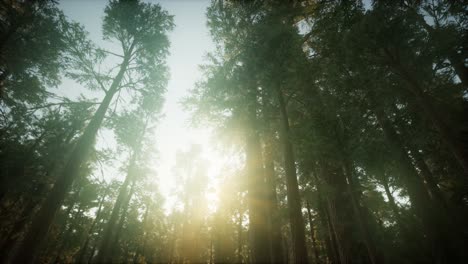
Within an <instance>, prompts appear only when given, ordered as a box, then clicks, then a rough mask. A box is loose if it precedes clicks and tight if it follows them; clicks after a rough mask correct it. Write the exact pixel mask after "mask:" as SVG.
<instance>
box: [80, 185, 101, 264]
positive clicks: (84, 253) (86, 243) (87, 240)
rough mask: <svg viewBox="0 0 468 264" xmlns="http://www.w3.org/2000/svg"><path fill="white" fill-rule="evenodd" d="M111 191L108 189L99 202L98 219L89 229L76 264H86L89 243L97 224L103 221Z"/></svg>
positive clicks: (96, 218) (95, 219)
mask: <svg viewBox="0 0 468 264" xmlns="http://www.w3.org/2000/svg"><path fill="white" fill-rule="evenodd" d="M108 191H109V189H106V191H105V192H104V195H103V196H102V197H101V200H100V201H99V207H98V210H97V212H96V217H95V218H94V220H93V222H92V223H91V226H90V227H89V229H88V232H87V236H86V240H85V242H84V243H83V245H82V246H81V248H80V251H79V252H78V257H77V258H76V263H84V257H85V255H86V249H87V248H88V245H89V242H90V240H91V236H92V234H93V232H94V227H95V226H96V223H97V222H98V221H100V220H101V214H102V207H103V206H104V200H105V198H106V196H107V193H108Z"/></svg>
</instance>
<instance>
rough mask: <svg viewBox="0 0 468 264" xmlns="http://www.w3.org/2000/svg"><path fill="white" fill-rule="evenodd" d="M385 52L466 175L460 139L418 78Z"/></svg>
mask: <svg viewBox="0 0 468 264" xmlns="http://www.w3.org/2000/svg"><path fill="white" fill-rule="evenodd" d="M385 53H386V55H387V57H388V58H389V60H390V66H391V67H393V69H394V70H395V72H397V73H398V74H399V75H400V76H401V77H402V78H403V79H404V80H405V81H406V82H407V83H408V87H409V88H408V89H409V91H410V92H411V93H412V94H413V95H414V99H415V101H416V103H417V104H418V105H419V107H420V108H421V109H422V110H423V113H424V118H425V119H427V120H429V121H430V122H432V124H433V125H434V127H435V128H436V129H437V131H439V133H440V136H441V139H442V141H443V142H444V143H445V145H446V146H447V148H448V149H449V150H450V151H451V152H452V154H453V155H454V157H455V159H456V160H457V162H458V163H459V164H460V166H461V167H462V168H463V170H464V173H465V176H466V177H468V157H467V154H466V152H465V150H464V149H463V145H462V144H460V143H461V141H460V138H459V136H458V135H457V133H455V132H454V131H453V129H451V128H450V127H449V125H448V124H447V123H446V122H445V120H444V118H443V117H442V116H441V115H440V111H437V110H436V109H435V108H434V106H433V104H432V100H431V99H430V98H429V96H428V95H427V94H426V93H424V92H423V88H422V87H421V85H420V83H419V82H418V80H416V79H415V78H414V76H413V75H412V74H410V73H409V72H408V70H407V69H406V68H405V67H404V66H403V65H401V64H400V63H399V61H398V59H397V58H395V57H394V56H393V55H392V54H391V53H390V51H389V50H388V49H385Z"/></svg>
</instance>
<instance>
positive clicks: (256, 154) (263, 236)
mask: <svg viewBox="0 0 468 264" xmlns="http://www.w3.org/2000/svg"><path fill="white" fill-rule="evenodd" d="M249 115H250V127H249V129H248V131H247V133H246V171H247V177H248V194H247V200H248V206H249V220H250V221H249V233H250V237H251V243H252V244H251V249H252V263H268V262H269V261H270V251H269V246H268V245H269V243H268V228H267V227H268V226H267V218H266V208H265V205H266V197H265V196H266V195H265V179H264V171H263V166H262V157H261V150H260V138H259V135H258V132H257V130H256V129H255V124H256V122H257V118H256V114H255V110H254V109H253V110H252V108H251V110H250V113H249Z"/></svg>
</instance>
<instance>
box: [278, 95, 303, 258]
mask: <svg viewBox="0 0 468 264" xmlns="http://www.w3.org/2000/svg"><path fill="white" fill-rule="evenodd" d="M277 92H278V101H279V107H280V112H281V124H282V127H281V133H280V138H281V141H282V144H283V148H284V150H283V151H284V169H285V175H286V186H287V198H288V207H289V208H288V209H289V221H290V225H291V232H292V241H293V249H294V259H295V263H297V264H299V263H307V262H308V259H307V249H306V244H305V229H304V219H303V218H302V210H301V209H302V206H301V198H300V195H299V186H298V182H297V175H296V164H295V159H294V151H293V146H292V143H291V139H290V132H289V120H288V113H287V110H286V104H285V102H284V99H283V94H282V92H281V90H280V89H277Z"/></svg>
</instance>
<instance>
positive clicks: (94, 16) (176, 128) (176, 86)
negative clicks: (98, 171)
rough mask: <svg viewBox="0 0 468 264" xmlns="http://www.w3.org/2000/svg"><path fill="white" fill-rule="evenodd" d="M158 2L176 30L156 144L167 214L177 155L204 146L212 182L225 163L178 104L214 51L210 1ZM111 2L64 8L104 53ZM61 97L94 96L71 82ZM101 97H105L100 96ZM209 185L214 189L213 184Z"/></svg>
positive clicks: (69, 1) (70, 1)
mask: <svg viewBox="0 0 468 264" xmlns="http://www.w3.org/2000/svg"><path fill="white" fill-rule="evenodd" d="M150 2H158V3H160V5H161V6H162V7H163V9H165V10H167V11H168V12H169V14H171V15H174V22H175V25H176V27H175V29H174V30H173V31H172V32H171V33H170V35H169V37H170V41H171V46H170V56H169V57H168V60H167V64H168V66H169V68H170V76H171V77H170V81H169V84H168V86H167V93H166V95H165V104H164V107H163V111H162V113H163V114H164V115H165V116H164V118H163V119H162V120H161V121H160V122H159V125H158V129H157V131H156V135H155V137H154V142H155V144H156V146H157V149H158V151H159V155H158V159H157V160H155V161H154V167H155V168H156V169H157V172H158V176H157V177H158V182H159V185H160V190H161V192H162V194H163V195H164V196H165V197H166V209H167V210H168V209H170V208H172V206H173V204H174V202H175V200H174V197H171V191H172V189H173V187H174V177H173V175H172V174H171V172H172V167H173V166H174V163H175V153H176V151H177V150H186V149H188V147H189V146H190V144H192V143H197V144H200V145H202V147H203V149H204V157H205V158H206V159H207V160H208V161H210V165H211V169H210V172H209V174H210V175H209V177H211V178H212V179H213V178H215V176H217V174H219V173H220V170H221V163H222V160H223V159H224V158H225V157H222V154H221V153H219V152H217V151H216V150H215V149H214V148H213V147H212V144H210V141H211V136H210V132H209V129H208V128H205V129H195V128H191V127H189V125H188V123H189V122H188V120H189V118H190V116H189V113H186V112H184V111H183V109H182V107H181V105H180V100H181V99H182V98H183V97H184V96H187V95H188V92H189V90H190V89H191V88H192V87H193V86H194V84H195V82H196V81H197V80H199V79H200V78H201V75H200V72H199V69H198V65H200V64H202V63H203V61H204V60H203V58H204V55H205V54H206V53H207V52H208V51H212V50H213V49H214V45H213V43H212V41H211V38H210V36H209V32H208V28H207V27H206V17H205V13H206V8H207V6H208V5H209V1H202V0H176V1H150ZM106 4H107V1H94V0H93V1H78V0H65V1H62V2H60V7H61V8H62V9H63V11H64V13H65V15H67V16H68V17H69V18H70V19H72V20H74V21H77V22H79V23H81V24H82V25H83V26H84V27H85V28H86V30H87V31H88V32H89V33H90V38H91V39H92V40H93V41H94V42H95V43H97V44H98V45H99V46H101V47H106V48H107V47H109V45H110V44H109V43H106V42H104V41H102V38H101V24H102V17H103V15H104V8H105V6H106ZM72 87H73V88H72ZM57 93H63V94H64V95H66V96H68V97H72V98H76V96H78V95H79V94H80V93H85V94H86V95H90V94H91V93H89V92H87V91H86V88H84V87H80V86H79V85H77V84H74V83H73V82H71V81H64V83H63V84H62V86H61V87H60V89H59V91H58V92H57ZM96 97H101V98H102V95H96ZM113 142H114V141H113V139H111V138H109V136H108V134H105V133H104V135H103V133H101V137H100V139H98V145H99V144H104V145H106V146H107V147H112V145H113V144H115V143H113ZM107 173H108V174H112V175H113V174H116V173H118V171H117V170H114V171H112V168H109V169H108V171H107ZM214 182H215V181H214V180H212V181H211V185H213V184H214ZM215 196H216V195H215V194H214V193H210V194H208V197H207V198H208V199H209V200H215V199H216V198H215Z"/></svg>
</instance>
